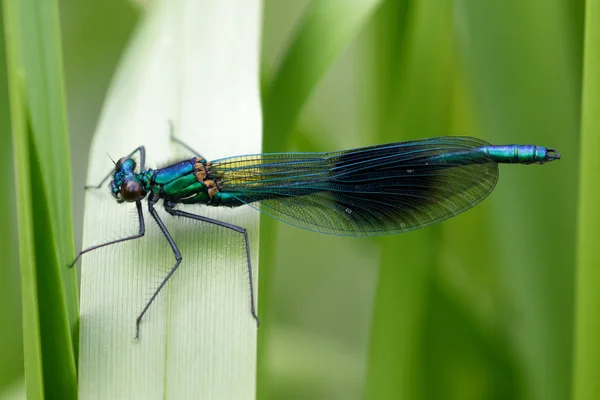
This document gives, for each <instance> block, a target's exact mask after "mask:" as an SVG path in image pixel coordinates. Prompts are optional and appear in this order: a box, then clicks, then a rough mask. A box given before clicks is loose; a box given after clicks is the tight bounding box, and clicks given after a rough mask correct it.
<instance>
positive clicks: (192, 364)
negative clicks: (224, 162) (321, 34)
mask: <svg viewBox="0 0 600 400" xmlns="http://www.w3.org/2000/svg"><path fill="white" fill-rule="evenodd" d="M259 26H260V3H259V2H258V1H246V0H243V1H242V0H239V1H233V2H218V3H216V2H211V1H200V2H199V1H196V0H180V1H155V2H152V4H151V6H150V8H149V9H148V10H147V12H146V15H145V16H144V20H143V23H142V26H141V27H140V29H139V30H138V32H137V34H136V35H135V37H134V40H133V42H132V45H131V47H130V48H129V49H128V51H127V52H126V56H125V58H124V60H123V63H122V65H121V66H120V68H119V71H118V73H117V76H116V78H115V80H114V82H113V84H112V87H111V90H110V92H109V94H108V97H107V100H106V103H105V106H104V111H103V115H102V117H101V119H100V124H99V126H98V129H97V132H96V135H95V137H94V142H93V145H92V150H91V152H90V168H89V172H88V177H89V180H88V181H89V182H90V183H97V182H98V181H99V180H101V179H102V178H103V177H104V176H105V175H106V174H107V173H108V172H109V171H110V169H111V167H112V163H111V161H110V159H109V158H108V157H107V156H106V153H108V154H110V155H111V156H112V157H113V158H118V157H121V156H123V155H125V154H128V153H129V152H131V151H132V150H133V149H134V148H136V147H137V146H139V145H142V144H143V145H145V146H146V151H147V164H148V166H149V167H151V168H155V167H156V164H157V162H163V164H164V163H166V162H167V160H168V159H169V158H170V157H171V156H176V157H178V158H188V157H192V156H193V155H191V154H189V153H188V152H186V151H185V150H184V149H182V148H181V147H179V146H177V145H176V144H171V143H170V141H169V130H168V125H167V123H168V121H169V120H173V121H174V125H175V133H176V136H177V137H178V138H180V139H182V140H183V141H184V142H186V143H188V144H189V145H190V146H191V147H193V148H195V149H197V150H198V151H200V152H201V153H202V156H204V157H206V158H207V159H217V158H220V157H223V156H228V155H232V154H247V153H257V152H259V151H260V146H261V135H260V134H261V118H260V103H259V94H258V54H259V48H258V43H259ZM128 206H129V207H128ZM145 208H146V206H145V205H144V209H145ZM182 208H184V209H186V211H189V212H192V213H199V214H201V215H206V216H209V217H212V218H216V219H220V220H224V221H227V222H230V223H234V224H237V225H240V226H243V227H245V228H247V229H248V231H249V234H250V240H251V245H252V247H251V254H252V256H253V257H252V261H253V263H252V264H253V266H254V269H255V278H256V277H257V275H256V273H257V265H258V264H257V261H258V258H257V256H258V253H257V251H256V250H257V246H258V243H257V241H256V239H257V234H258V213H256V212H255V211H253V210H252V209H244V210H242V209H240V210H231V209H224V210H220V209H218V210H216V209H209V208H208V207H203V208H201V207H199V206H197V207H194V206H186V207H182ZM85 209H86V213H85V223H84V240H83V243H84V247H88V246H91V245H93V244H99V243H103V242H106V241H107V240H110V239H112V238H115V237H124V236H127V235H130V234H132V233H134V232H137V216H135V214H131V213H132V212H134V209H135V208H134V207H133V209H132V205H131V204H124V205H119V204H117V203H116V202H115V201H114V199H113V198H112V197H111V196H110V194H109V193H108V192H107V190H106V187H105V186H104V187H102V188H101V189H100V190H90V191H88V192H87V194H86V206H85ZM157 210H158V212H159V214H160V217H161V218H162V219H163V221H164V222H165V224H166V225H167V227H168V229H169V230H170V232H171V234H172V235H173V238H174V240H175V241H176V243H177V245H178V247H179V249H180V250H181V253H182V256H183V262H182V264H181V267H180V268H179V270H177V272H176V273H175V274H174V275H173V278H172V279H171V280H170V281H169V283H168V284H167V286H166V288H165V290H163V291H162V292H161V294H160V295H159V296H158V298H157V300H156V301H155V302H154V303H153V305H152V306H151V308H150V309H149V311H148V313H147V314H146V316H145V317H144V320H143V321H142V324H141V331H140V340H135V339H134V336H135V320H136V317H137V315H138V314H139V312H140V311H141V309H142V307H143V306H144V305H145V303H146V301H147V300H148V299H149V297H150V295H151V293H152V291H153V290H154V289H155V288H156V287H157V286H158V283H159V282H160V280H161V279H162V278H163V277H164V276H166V273H167V271H168V270H169V269H170V268H171V266H172V265H173V264H174V258H173V252H172V251H171V249H170V247H169V245H168V244H167V242H166V241H165V239H164V236H163V235H162V233H161V232H160V231H159V230H158V229H156V224H155V223H154V221H153V220H152V219H151V218H150V216H149V215H148V214H147V213H146V226H147V231H146V235H145V237H143V238H141V239H139V240H135V241H131V242H126V243H123V244H119V245H116V246H111V247H106V248H103V249H101V250H97V251H94V252H91V253H89V254H86V255H84V257H83V261H82V277H81V282H82V290H81V353H80V396H81V397H86V398H89V397H102V398H106V397H113V398H158V397H160V398H193V397H196V396H198V394H199V393H202V396H203V397H206V398H236V399H243V398H254V396H255V374H256V372H255V371H256V336H257V329H256V324H255V322H254V320H253V319H252V317H251V315H250V310H249V308H250V306H249V292H248V277H247V273H246V270H245V254H244V253H243V238H242V237H241V235H239V234H236V233H233V232H229V231H225V230H224V229H222V228H218V227H214V226H210V225H207V224H200V223H197V222H195V221H189V220H183V219H174V218H172V217H170V216H169V215H168V214H166V213H165V212H164V211H163V210H162V207H160V204H159V205H158V207H157ZM255 285H256V281H255ZM255 289H256V286H255Z"/></svg>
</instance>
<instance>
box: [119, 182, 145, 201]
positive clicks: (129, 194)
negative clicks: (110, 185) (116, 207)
mask: <svg viewBox="0 0 600 400" xmlns="http://www.w3.org/2000/svg"><path fill="white" fill-rule="evenodd" d="M121 196H123V199H124V200H125V201H128V202H130V203H131V202H134V201H136V200H138V199H139V198H140V197H142V187H141V186H140V184H139V183H137V182H135V181H127V182H125V183H123V184H122V185H121Z"/></svg>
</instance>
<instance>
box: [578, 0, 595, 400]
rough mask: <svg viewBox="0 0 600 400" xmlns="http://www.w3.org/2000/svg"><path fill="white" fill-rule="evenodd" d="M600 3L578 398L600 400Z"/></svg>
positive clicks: (586, 82) (586, 170)
mask: <svg viewBox="0 0 600 400" xmlns="http://www.w3.org/2000/svg"><path fill="white" fill-rule="evenodd" d="M599 21H600V1H598V0H588V1H587V2H586V23H585V47H584V68H583V105H582V124H581V158H580V167H579V176H580V180H579V185H580V186H579V217H578V221H579V229H578V244H577V301H576V309H575V313H576V327H575V329H576V335H575V352H574V354H575V358H574V375H573V383H574V389H573V398H574V399H576V400H579V399H581V400H583V399H597V398H600V386H598V378H599V374H600V369H599V366H600V350H599V345H598V342H599V340H600V320H599V318H598V315H600V270H599V269H598V266H600V250H599V247H598V243H600V207H599V206H598V204H599V201H598V199H599V198H600V179H599V178H598V171H600V159H599V158H598V154H597V153H598V149H599V148H600V134H599V132H600V74H599V73H598V71H600V23H599Z"/></svg>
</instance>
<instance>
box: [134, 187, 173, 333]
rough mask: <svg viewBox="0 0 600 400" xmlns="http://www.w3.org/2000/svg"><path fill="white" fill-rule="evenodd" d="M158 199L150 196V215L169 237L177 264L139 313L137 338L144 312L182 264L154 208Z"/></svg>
mask: <svg viewBox="0 0 600 400" xmlns="http://www.w3.org/2000/svg"><path fill="white" fill-rule="evenodd" d="M156 201H157V199H153V198H148V210H149V211H150V215H152V218H154V220H155V221H156V223H157V224H158V227H159V228H160V230H161V231H162V233H163V234H164V235H165V237H166V238H167V242H169V245H170V246H171V249H172V250H173V253H174V254H175V265H173V267H172V268H171V270H170V271H169V273H168V274H167V276H165V278H164V279H163V280H162V282H160V285H158V288H157V289H156V290H155V291H154V293H153V294H152V297H150V300H148V302H147V303H146V305H145V306H144V309H143V310H142V312H141V313H140V315H138V317H137V319H136V320H135V338H136V339H139V337H140V322H141V321H142V318H143V317H144V314H146V311H148V308H149V307H150V305H151V304H152V302H154V300H155V299H156V296H158V293H160V291H161V290H162V288H163V287H164V286H165V284H166V283H167V281H168V280H169V279H170V278H171V276H173V274H174V273H175V271H177V268H179V264H181V253H180V252H179V249H178V248H177V245H176V244H175V241H174V240H173V238H172V237H171V234H170V233H169V230H168V229H167V227H166V226H165V224H164V222H162V220H161V219H160V217H159V216H158V213H157V212H156V209H154V204H155V203H156Z"/></svg>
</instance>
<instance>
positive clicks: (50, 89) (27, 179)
mask: <svg viewBox="0 0 600 400" xmlns="http://www.w3.org/2000/svg"><path fill="white" fill-rule="evenodd" d="M4 17H5V29H6V39H7V45H6V50H7V64H8V67H7V70H8V82H9V97H10V105H11V123H12V130H13V149H14V158H15V172H16V178H15V181H16V188H17V219H18V224H19V256H20V266H21V283H22V299H23V300H22V307H23V336H24V347H25V354H24V358H25V385H26V391H27V395H28V396H29V397H33V398H35V397H43V396H44V395H46V396H50V395H52V396H57V397H60V398H75V397H76V389H77V381H76V376H77V373H76V361H75V360H76V357H77V347H76V342H75V341H74V338H75V337H76V336H77V322H78V315H77V314H78V311H77V308H78V306H77V280H76V276H75V271H73V270H69V269H68V268H67V264H68V263H69V262H70V260H72V259H73V250H72V249H73V242H72V230H71V226H72V222H71V200H70V193H71V192H70V176H69V172H70V165H69V148H68V142H67V129H66V128H67V127H66V112H65V101H64V92H63V79H62V65H61V57H62V55H61V48H60V33H59V20H58V8H57V4H56V2H54V1H42V2H39V1H35V0H25V1H11V0H6V1H4Z"/></svg>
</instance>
